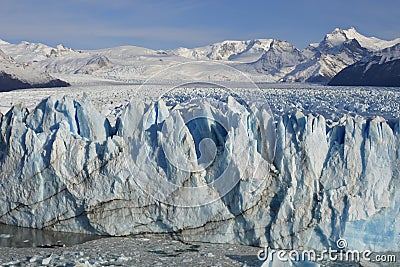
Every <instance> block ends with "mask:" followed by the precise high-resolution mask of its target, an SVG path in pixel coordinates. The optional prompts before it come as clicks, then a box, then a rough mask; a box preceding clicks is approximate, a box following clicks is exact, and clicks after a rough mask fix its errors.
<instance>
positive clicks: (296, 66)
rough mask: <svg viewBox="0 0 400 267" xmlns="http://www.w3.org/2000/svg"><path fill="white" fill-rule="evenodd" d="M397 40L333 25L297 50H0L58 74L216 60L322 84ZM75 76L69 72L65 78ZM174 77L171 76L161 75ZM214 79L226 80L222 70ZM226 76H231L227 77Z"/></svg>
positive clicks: (135, 70) (115, 73)
mask: <svg viewBox="0 0 400 267" xmlns="http://www.w3.org/2000/svg"><path fill="white" fill-rule="evenodd" d="M398 43H400V38H398V39H395V40H391V41H386V40H380V39H378V38H375V37H366V36H364V35H362V34H360V33H358V32H357V31H356V30H355V29H354V28H350V29H347V30H343V29H339V28H336V29H335V30H334V31H333V32H332V33H330V34H327V35H326V36H325V37H324V38H323V39H322V41H321V42H319V43H313V44H310V45H309V46H308V47H307V48H306V49H304V50H299V49H297V48H296V47H294V46H293V45H291V44H290V43H288V42H286V41H282V40H276V39H255V40H246V41H230V40H228V41H223V42H219V43H214V44H212V45H208V46H203V47H197V48H177V49H174V50H168V51H163V50H159V51H157V50H152V49H147V48H143V47H136V46H121V47H113V48H107V49H100V50H73V49H71V48H66V47H65V46H63V45H58V46H57V47H50V46H47V45H44V44H40V43H39V44H36V43H28V42H22V43H20V44H10V43H7V42H4V41H0V49H2V50H3V51H4V52H5V53H6V54H7V55H9V56H11V57H13V58H14V59H15V61H16V62H17V63H20V64H25V65H26V64H28V65H31V66H33V67H34V68H36V69H38V70H39V71H40V72H47V73H50V74H51V73H56V74H63V75H74V74H79V75H82V74H85V75H91V76H93V77H100V78H106V79H111V80H118V81H138V80H140V81H143V80H146V79H147V78H149V77H151V76H153V75H154V74H155V73H158V72H159V71H162V70H165V69H167V68H168V67H170V66H174V65H176V64H180V63H186V62H197V61H218V62H220V63H223V64H227V65H230V66H233V67H235V68H237V69H239V70H240V71H242V72H245V73H246V74H248V75H249V76H250V77H252V78H253V79H254V80H256V81H261V82H262V81H264V82H311V83H327V82H329V81H330V80H331V79H332V78H333V77H334V76H335V75H336V74H337V73H339V72H340V71H341V70H342V69H344V68H346V67H348V66H350V65H352V64H354V63H356V62H358V61H359V60H361V59H363V58H366V57H369V56H370V55H372V54H374V53H377V52H379V51H381V50H382V49H385V48H388V47H391V46H393V45H395V44H398ZM196 66H197V69H195V68H191V69H190V70H188V71H187V72H186V73H185V76H186V77H188V79H190V77H196V78H198V79H209V78H210V75H209V74H207V75H206V76H204V77H203V76H201V75H200V74H201V73H206V72H207V71H205V70H206V67H204V66H202V65H201V64H197V65H196ZM70 77H71V80H74V78H73V76H70ZM164 78H165V79H175V77H164ZM212 78H213V79H216V80H217V81H218V80H226V79H227V78H226V75H225V74H224V73H223V72H222V70H221V73H219V72H218V71H217V72H215V75H212ZM229 79H230V78H229Z"/></svg>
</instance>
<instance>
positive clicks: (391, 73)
mask: <svg viewBox="0 0 400 267" xmlns="http://www.w3.org/2000/svg"><path fill="white" fill-rule="evenodd" d="M329 85H333V86H400V45H395V46H393V47H391V48H387V49H384V50H382V51H381V52H379V53H375V54H374V55H372V56H369V57H366V58H364V59H362V60H361V61H359V62H357V63H355V64H353V65H350V66H348V67H347V68H345V69H343V70H342V71H340V72H339V73H338V74H337V75H336V76H335V77H333V79H332V80H331V81H330V82H329Z"/></svg>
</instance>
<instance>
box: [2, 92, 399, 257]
mask: <svg viewBox="0 0 400 267" xmlns="http://www.w3.org/2000/svg"><path fill="white" fill-rule="evenodd" d="M192 118H196V119H192ZM274 120H276V121H275V122H274ZM0 133H1V135H0V170H1V177H0V179H1V182H0V194H1V196H2V197H1V198H0V222H1V223H5V224H10V225H17V226H24V227H33V228H40V229H49V230H56V231H72V232H82V233H94V234H104V235H115V236H122V235H130V234H144V233H155V234H157V233H167V234H170V235H172V236H174V237H176V238H180V239H183V240H186V241H193V240H196V241H207V242H227V243H241V244H248V245H258V246H265V245H268V246H270V247H272V248H286V249H294V248H303V249H325V248H327V247H328V246H335V244H336V243H335V242H336V241H337V240H338V239H339V238H344V239H346V240H347V242H348V245H349V248H357V249H370V250H373V251H386V250H390V251H397V250H399V248H400V216H399V215H400V211H399V209H400V205H399V204H400V203H399V202H400V195H399V190H398V188H399V179H400V174H399V168H400V159H399V152H400V126H399V119H397V120H392V121H387V120H385V119H383V118H380V117H375V118H370V119H367V118H363V117H351V116H346V117H343V118H342V119H341V120H340V122H338V123H337V124H335V125H329V126H328V125H327V123H326V121H325V119H324V117H322V116H315V115H307V116H306V115H303V114H302V113H299V112H298V113H295V114H287V115H283V116H281V117H279V118H277V119H276V118H275V119H274V118H272V117H271V116H270V115H269V113H268V112H267V111H266V109H265V110H264V109H263V108H258V109H255V108H252V107H246V106H244V105H242V104H240V103H239V102H237V101H236V100H235V99H234V98H231V97H229V98H228V99H227V101H225V102H218V101H216V102H213V101H210V102H204V101H203V102H201V101H200V102H196V101H194V102H191V103H185V104H177V105H174V106H167V105H166V103H165V102H164V101H162V100H160V101H158V102H154V103H144V102H142V101H138V102H132V103H131V104H130V105H128V106H127V107H126V108H125V110H124V111H123V113H122V114H121V116H120V117H119V118H118V119H117V122H116V125H111V124H110V123H109V121H108V120H107V119H106V118H105V117H104V116H103V115H101V113H100V112H98V111H96V109H95V108H94V107H93V106H92V104H91V103H90V101H89V100H87V99H86V98H83V99H82V100H74V99H70V98H67V97H64V98H62V99H56V98H53V97H50V98H47V99H44V100H43V101H42V102H41V103H40V104H39V105H38V106H37V107H36V108H35V109H34V110H32V111H28V110H27V109H26V108H24V107H22V106H21V105H16V106H14V107H12V108H11V109H10V111H9V112H8V113H7V114H5V115H1V124H0Z"/></svg>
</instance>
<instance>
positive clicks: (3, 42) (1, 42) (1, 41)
mask: <svg viewBox="0 0 400 267" xmlns="http://www.w3.org/2000/svg"><path fill="white" fill-rule="evenodd" d="M3 44H10V43H9V42H6V41H3V40H2V39H0V45H3Z"/></svg>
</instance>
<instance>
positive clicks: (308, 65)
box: [282, 29, 369, 83]
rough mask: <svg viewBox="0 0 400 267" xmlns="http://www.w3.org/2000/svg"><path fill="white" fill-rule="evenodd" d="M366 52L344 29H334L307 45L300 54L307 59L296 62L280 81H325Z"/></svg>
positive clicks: (367, 51) (366, 53)
mask: <svg viewBox="0 0 400 267" xmlns="http://www.w3.org/2000/svg"><path fill="white" fill-rule="evenodd" d="M368 53H369V50H368V49H366V48H364V47H362V46H361V45H360V43H359V42H358V41H357V40H356V39H350V38H348V37H347V35H346V31H343V30H340V29H335V30H334V31H333V32H332V33H331V34H327V35H326V36H325V38H324V39H323V40H322V41H321V42H320V43H319V44H317V45H315V44H314V45H310V46H309V47H307V48H306V49H305V50H304V51H303V53H302V54H303V55H304V56H305V57H307V56H308V60H305V61H304V62H302V63H300V64H298V65H297V66H296V68H295V69H294V70H293V71H292V72H290V73H288V74H287V75H286V76H285V77H284V78H283V79H282V81H285V82H318V83H326V82H329V81H330V80H331V79H332V78H333V77H334V76H335V75H336V74H337V73H338V72H339V71H341V70H342V69H344V68H345V67H347V66H349V65H351V64H353V63H355V62H357V61H358V60H360V59H361V58H363V57H364V56H366V55H368Z"/></svg>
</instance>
